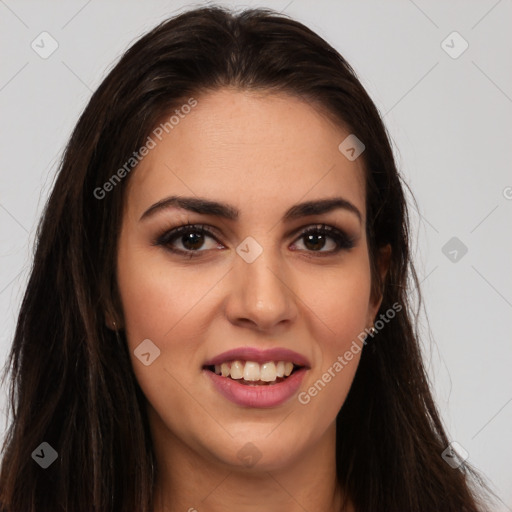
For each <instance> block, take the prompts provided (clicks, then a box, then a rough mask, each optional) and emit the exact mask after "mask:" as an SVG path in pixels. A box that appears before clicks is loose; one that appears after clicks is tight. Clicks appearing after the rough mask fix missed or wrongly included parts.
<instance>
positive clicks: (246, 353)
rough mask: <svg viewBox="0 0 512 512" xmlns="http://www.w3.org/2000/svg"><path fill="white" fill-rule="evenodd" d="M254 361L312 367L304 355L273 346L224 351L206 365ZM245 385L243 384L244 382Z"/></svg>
mask: <svg viewBox="0 0 512 512" xmlns="http://www.w3.org/2000/svg"><path fill="white" fill-rule="evenodd" d="M236 360H239V361H254V362H255V363H259V364H263V363H268V362H269V361H290V362H292V363H293V364H295V365H297V366H306V367H307V368H308V369H309V368H310V367H311V365H310V364H309V361H308V360H307V359H306V358H305V357H304V356H302V355H300V354H298V353H297V352H293V351H292V350H288V349H286V348H271V349H268V350H260V349H257V348H252V347H240V348H235V349H232V350H228V351H227V352H223V353H222V354H219V355H218V356H215V357H214V358H213V359H210V360H209V361H206V363H205V364H204V366H214V365H216V364H222V363H225V362H228V361H236ZM242 385H243V384H242ZM276 385H277V384H276Z"/></svg>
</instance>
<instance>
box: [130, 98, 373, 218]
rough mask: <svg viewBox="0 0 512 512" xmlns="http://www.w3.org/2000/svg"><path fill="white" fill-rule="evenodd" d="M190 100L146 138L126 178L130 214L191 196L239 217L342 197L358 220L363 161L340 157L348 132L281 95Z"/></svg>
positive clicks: (362, 202)
mask: <svg viewBox="0 0 512 512" xmlns="http://www.w3.org/2000/svg"><path fill="white" fill-rule="evenodd" d="M195 99H196V100H197V105H196V106H195V107H194V108H192V109H190V111H189V109H186V110H187V111H188V113H186V114H185V113H184V112H183V111H181V112H178V114H179V117H178V116H175V118H174V119H173V124H172V125H170V124H168V125H167V131H165V130H160V132H162V133H161V134H160V139H161V140H159V138H156V137H155V136H154V134H151V135H150V136H151V137H152V138H153V140H154V142H155V145H154V147H153V149H151V150H150V151H149V153H148V154H147V156H145V157H144V159H143V160H142V161H141V163H140V164H139V165H138V167H137V168H136V169H135V171H133V175H132V176H131V177H130V184H129V188H128V194H127V197H128V202H129V206H130V208H133V209H135V210H136V211H141V210H142V209H143V208H144V207H145V206H146V207H147V205H148V204H149V203H151V202H155V201H158V200H159V199H161V198H162V197H165V196H166V195H170V194H183V195H189V196H190V195H193V194H196V195H198V196H206V197H211V198H212V199H216V200H224V201H226V202H229V203H231V204H234V205H236V206H237V208H239V209H240V210H241V212H242V216H243V214H244V211H245V212H250V211H255V212H256V213H257V212H259V213H260V214H261V213H262V212H261V210H262V208H264V209H265V211H267V210H268V208H269V205H279V204H281V205H282V206H283V208H285V207H287V206H289V205H291V204H293V203H296V202H299V201H305V200H314V199H318V198H325V197H333V196H343V197H345V198H346V199H347V200H349V201H351V202H352V203H353V204H355V205H356V206H357V208H358V209H359V210H360V211H361V213H362V214H363V216H364V213H365V185H364V183H365V180H364V169H363V161H362V158H358V159H356V160H355V161H350V160H348V159H347V158H346V157H345V156H344V155H343V154H342V153H341V152H340V151H339V149H338V146H339V145H340V143H341V142H342V141H343V140H344V139H345V138H346V137H347V136H348V135H349V131H347V130H346V129H344V128H342V127H341V126H338V125H335V124H334V123H333V122H332V121H331V120H329V119H328V118H327V117H326V116H324V115H323V114H322V113H321V111H320V110H319V108H318V107H317V106H315V105H314V104H310V103H307V102H306V101H304V100H302V99H299V98H297V97H294V96H291V95H287V94H284V93H273V92H272V93H269V92H254V91H239V90H235V89H221V90H219V91H215V92H211V93H208V94H204V95H202V96H198V97H196V98H195ZM178 110H179V107H178ZM172 114H173V113H172V112H171V113H169V116H167V117H166V118H164V122H165V120H166V119H168V118H170V116H171V115H172ZM170 126H172V128H170ZM167 132H168V133H167Z"/></svg>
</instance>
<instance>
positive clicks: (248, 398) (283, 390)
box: [203, 368, 307, 408]
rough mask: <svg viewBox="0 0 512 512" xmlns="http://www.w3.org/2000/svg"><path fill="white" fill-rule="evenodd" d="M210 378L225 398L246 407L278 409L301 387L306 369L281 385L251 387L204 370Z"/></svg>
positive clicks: (293, 374)
mask: <svg viewBox="0 0 512 512" xmlns="http://www.w3.org/2000/svg"><path fill="white" fill-rule="evenodd" d="M203 371H204V372H206V373H207V374H208V377H210V379H211V381H212V383H213V385H214V386H215V389H216V390H217V391H218V392H219V393H220V394H221V395H222V396H224V398H227V399H228V400H230V401H231V402H233V403H235V404H237V405H242V406H245V407H260V408H264V407H276V406H278V405H281V404H283V403H284V402H286V401H287V400H289V399H290V398H291V397H292V396H293V395H295V393H296V392H297V390H298V389H299V387H300V384H301V382H302V379H303V378H304V375H305V374H306V371H307V370H306V368H301V369H300V370H297V371H295V372H294V373H292V374H291V375H290V376H289V377H287V378H286V379H285V380H283V381H282V382H280V383H279V384H268V385H265V384H262V385H258V386H250V385H247V384H240V382H238V381H236V380H233V379H230V378H229V377H222V375H217V374H216V373H214V372H212V371H210V370H203Z"/></svg>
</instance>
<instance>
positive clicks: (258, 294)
mask: <svg viewBox="0 0 512 512" xmlns="http://www.w3.org/2000/svg"><path fill="white" fill-rule="evenodd" d="M271 238H272V237H271V236H267V237H266V238H265V241H266V242H267V243H266V244H263V243H262V244H260V243H258V242H257V241H256V240H255V239H253V238H252V239H251V237H248V238H247V239H246V240H245V241H243V242H242V243H241V244H240V245H239V247H238V248H237V259H236V261H235V264H234V268H233V272H232V282H233V286H232V287H231V289H230V299H229V300H230V302H229V303H230V307H229V314H230V316H231V320H232V321H235V322H237V321H241V320H242V319H243V320H249V321H251V322H253V323H254V324H256V325H257V326H258V328H259V329H261V330H262V329H269V328H271V327H272V326H273V325H276V324H278V323H280V322H282V321H283V320H286V319H291V318H292V317H293V316H294V314H295V306H294V299H293V293H292V292H291V289H290V288H292V283H290V282H289V280H290V275H289V273H288V272H286V264H285V262H284V261H282V257H281V254H280V250H279V248H277V247H275V246H272V245H271ZM287 281H288V282H287Z"/></svg>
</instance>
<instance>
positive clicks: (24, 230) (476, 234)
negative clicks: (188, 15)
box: [0, 0, 512, 511]
mask: <svg viewBox="0 0 512 512" xmlns="http://www.w3.org/2000/svg"><path fill="white" fill-rule="evenodd" d="M218 3H219V4H222V5H231V6H236V7H237V8H240V9H241V8H243V7H260V6H266V7H271V8H274V9H275V10H277V11H282V12H284V13H286V14H288V15H290V16H292V17H294V18H296V19H297V20H299V21H301V22H303V23H305V24H306V25H308V26H309V27H310V28H312V29H313V30H314V31H316V32H318V33H319V34H320V35H321V36H322V37H324V38H325V39H327V41H328V42H330V43H331V44H332V45H333V46H334V47H335V48H336V49H337V50H338V51H339V52H340V53H341V54H342V55H344V56H345V57H346V58H347V60H348V61H349V62H350V63H351V64H352V65H353V67H354V68H355V70H356V72H357V73H358V75H359V77H360V79H361V81H362V83H363V85H364V86H365V87H366V88H367V90H368V92H369V93H370V95H371V96H372V98H373V99H374V101H375V103H376V105H377V107H378V108H379V110H380V112H381V113H382V115H383V116H384V121H385V123H386V125H387V128H388V130H389V133H390V135H391V137H392V140H393V144H394V149H395V153H396V157H397V161H398V165H399V168H400V169H401V172H402V173H403V176H404V178H405V180H406V182H407V183H408V184H409V185H410V187H411V189H412V191H413V193H414V195H415V197H416V199H417V202H418V210H416V209H415V208H414V207H411V212H412V221H413V222H412V226H413V238H414V240H413V242H414V257H415V261H416V265H417V269H418V273H419V276H420V280H421V281H422V283H421V290H422V293H423V295H424V300H425V309H426V315H425V314H422V316H421V327H422V332H423V333H424V351H425V359H426V362H427V367H428V371H429V375H430V377H431V380H432V383H433V387H434V391H435V395H436V398H437V401H438V404H439V407H440V410H441V413H442V416H443V419H444V421H445V424H446V426H447V428H448V431H449V434H450V439H451V440H454V441H457V442H458V443H459V444H460V446H462V447H463V449H464V450H465V451H466V452H467V453H468V461H469V462H471V463H472V464H473V465H475V466H476V467H477V468H479V469H480V470H481V471H482V472H483V473H484V474H485V475H486V476H487V477H488V479H489V481H490V482H491V485H492V487H493V488H494V489H495V491H496V492H497V493H498V494H499V496H500V497H501V498H502V500H503V502H504V503H503V504H502V505H501V508H500V509H499V510H501V511H505V510H509V511H510V510H512V464H511V462H510V461H511V460H512V378H511V371H510V368H511V367H512V343H511V341H512V336H511V329H510V321H511V320H512V286H511V285H512V272H511V261H512V258H511V255H512V236H511V235H512V172H511V153H510V146H511V142H512V123H511V120H512V62H511V55H512V36H511V32H512V31H511V22H512V2H511V0H499V1H496V0H482V1H475V2H462V1H452V2H449V3H448V2H433V1H430V2H427V1H426V0H415V1H412V0H410V1H407V0H403V1H388V2H382V1H378V0H377V1H358V2H356V1H344V0H342V1H326V0H323V1H318V0H316V1H310V2H308V1H306V0H291V1H290V0H279V1H274V2H272V1H259V2H247V3H239V2H218ZM199 5H203V4H201V3H200V2H197V3H195V4H191V3H189V2H176V1H163V0H162V1H157V0H152V1H145V2H134V1H123V2H120V1H119V2H112V1H98V0H92V1H91V0H89V1H86V0H85V1H80V2H77V1H70V0H67V1H65V2H64V1H59V2H53V1H51V2H45V3H44V4H43V3H42V2H36V1H30V2H29V1H15V0H0V49H1V50H0V51H1V62H2V66H1V68H0V109H1V117H0V124H1V127H2V137H1V138H0V154H1V163H0V169H1V174H0V223H1V229H0V237H1V249H0V258H1V260H0V261H1V264H0V315H1V321H2V326H3V328H2V331H1V339H0V363H1V364H3V363H4V361H5V360H6V356H7V353H8V350H9V348H10V344H11V342H12V337H13V333H14V328H15V322H16V315H17V311H18V309H19V306H20V302H21V299H22V296H23V291H24V287H25V285H26V282H27V278H28V275H29V270H30V265H31V255H32V249H33V242H34V235H35V228H36V225H37V222H38V220H39V217H40V214H41V211H42V208H43V207H44V203H45V201H46V199H47V197H48V194H49V191H50V190H51V186H52V183H53V180H54V177H55V173H56V171H57V166H58V160H59V158H60V157H61V154H62V150H63V148H64V145H65V143H66V141H67V139H68V137H69V135H70V133H71V130H72V128H73V126H74V124H75V123H76V121H77V120H78V117H79V114H80V113H81V111H82V110H83V108H84V107H85V105H86V103H87V101H88V100H89V98H90V96H91V93H92V91H93V90H95V89H96V87H97V86H98V85H99V84H100V82H101V80H102V79H103V78H104V77H105V76H106V73H107V72H108V70H109V69H111V67H112V66H113V64H114V63H115V62H117V60H118V59H119V57H120V55H121V54H122V53H123V51H125V50H126V49H127V48H128V47H129V46H130V44H131V43H133V42H134V41H135V40H136V39H137V38H138V37H140V36H141V35H142V34H143V33H145V32H146V31H147V30H149V29H150V28H152V27H153V26H155V25H156V24H157V23H158V22H160V21H162V20H163V19H165V18H167V17H170V16H173V15H175V14H177V13H179V12H181V11H182V10H184V8H185V7H187V6H199ZM42 32H47V33H48V34H49V36H48V35H41V33H42ZM454 32H456V34H454ZM41 38H45V39H44V41H45V42H44V43H41ZM53 40H54V41H55V42H53ZM33 42H34V43H33ZM52 44H53V45H54V46H55V45H58V47H57V49H56V50H55V51H54V52H53V53H52V54H51V55H49V56H46V55H44V56H46V57H47V58H43V57H42V56H41V55H40V54H41V53H44V52H43V48H42V47H44V51H47V52H48V51H50V50H51V49H52ZM466 46H467V48H466ZM33 47H35V48H38V51H39V53H38V52H37V51H35V50H34V49H33ZM44 349H45V348H44V340H41V350H44ZM6 391H7V390H6V389H5V387H4V389H2V390H1V393H0V437H1V434H2V432H4V431H5V428H6V425H7V417H6V414H5V406H6Z"/></svg>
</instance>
